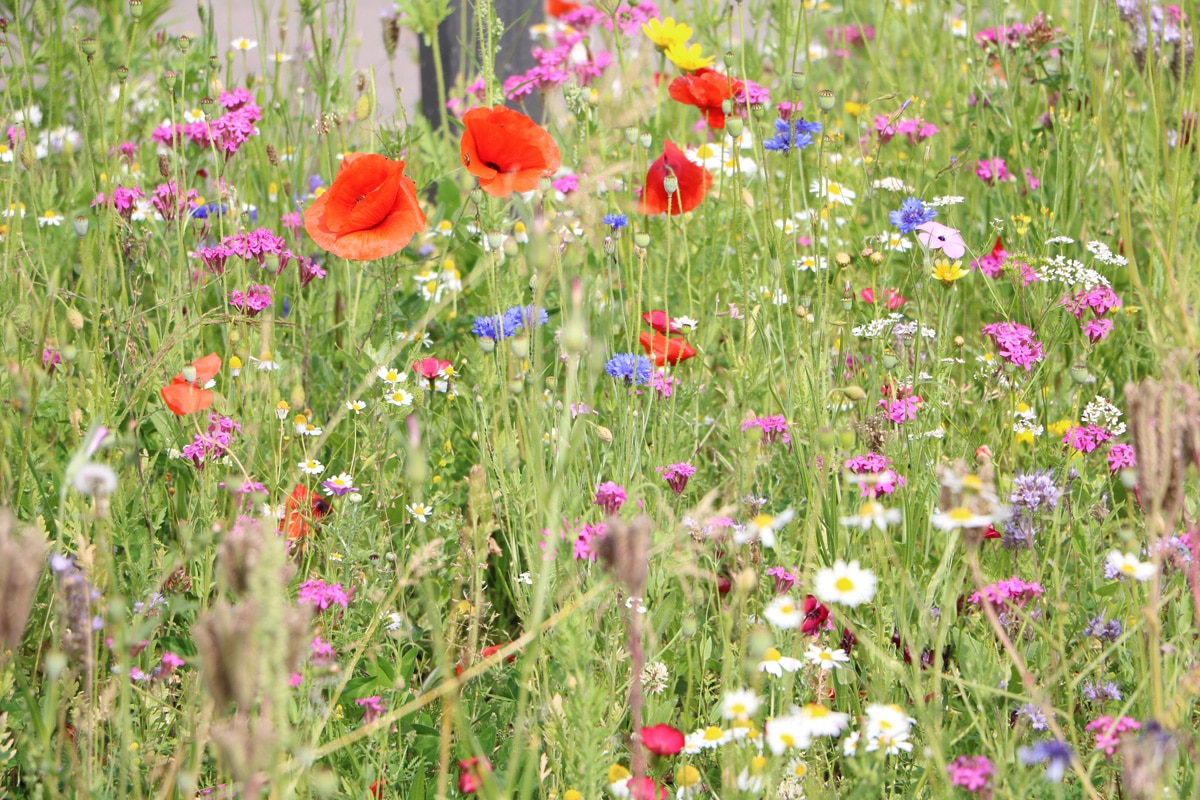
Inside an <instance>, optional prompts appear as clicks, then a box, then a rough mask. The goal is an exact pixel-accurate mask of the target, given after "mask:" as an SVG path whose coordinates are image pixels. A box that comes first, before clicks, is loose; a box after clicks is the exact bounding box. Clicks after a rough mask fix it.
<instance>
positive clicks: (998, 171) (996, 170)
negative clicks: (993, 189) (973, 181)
mask: <svg viewBox="0 0 1200 800" xmlns="http://www.w3.org/2000/svg"><path fill="white" fill-rule="evenodd" d="M975 176H976V177H978V178H979V180H981V181H983V182H984V183H986V184H987V185H988V186H995V185H996V184H997V183H1007V182H1008V181H1010V180H1012V174H1011V173H1010V172H1009V171H1008V165H1007V164H1005V163H1004V159H1003V158H998V157H997V158H985V159H984V160H983V161H980V162H978V163H977V164H976V165H975Z"/></svg>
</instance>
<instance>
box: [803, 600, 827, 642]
mask: <svg viewBox="0 0 1200 800" xmlns="http://www.w3.org/2000/svg"><path fill="white" fill-rule="evenodd" d="M828 619H829V609H828V608H826V607H825V606H823V605H821V604H820V602H818V601H817V598H815V597H813V596H812V595H811V594H810V595H809V596H808V597H805V598H804V622H802V623H800V630H802V631H804V633H805V634H806V635H808V636H816V635H817V634H818V633H820V632H821V628H822V627H824V625H825V621H826V620H828Z"/></svg>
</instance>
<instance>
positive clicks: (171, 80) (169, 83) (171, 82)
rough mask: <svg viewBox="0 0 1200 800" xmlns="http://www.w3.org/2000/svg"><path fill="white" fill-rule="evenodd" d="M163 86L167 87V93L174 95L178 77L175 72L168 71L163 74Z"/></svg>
mask: <svg viewBox="0 0 1200 800" xmlns="http://www.w3.org/2000/svg"><path fill="white" fill-rule="evenodd" d="M162 77H163V85H165V86H166V87H167V91H168V92H170V93H171V94H175V84H176V83H177V82H178V79H179V76H178V75H176V74H175V70H173V69H169V70H167V71H166V72H164V73H163V76H162Z"/></svg>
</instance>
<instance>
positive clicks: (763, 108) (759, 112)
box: [750, 103, 767, 119]
mask: <svg viewBox="0 0 1200 800" xmlns="http://www.w3.org/2000/svg"><path fill="white" fill-rule="evenodd" d="M750 110H751V111H753V112H754V116H755V117H756V118H758V119H762V118H763V116H764V115H765V114H766V113H767V104H766V103H751V104H750Z"/></svg>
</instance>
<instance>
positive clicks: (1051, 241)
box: [1046, 236, 1075, 245]
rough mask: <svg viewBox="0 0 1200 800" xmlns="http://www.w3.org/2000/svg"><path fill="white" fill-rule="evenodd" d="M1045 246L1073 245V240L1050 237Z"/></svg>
mask: <svg viewBox="0 0 1200 800" xmlns="http://www.w3.org/2000/svg"><path fill="white" fill-rule="evenodd" d="M1046 244H1047V245H1052V244H1075V240H1074V239H1072V238H1071V237H1070V236H1051V237H1050V238H1049V239H1047V240H1046Z"/></svg>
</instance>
